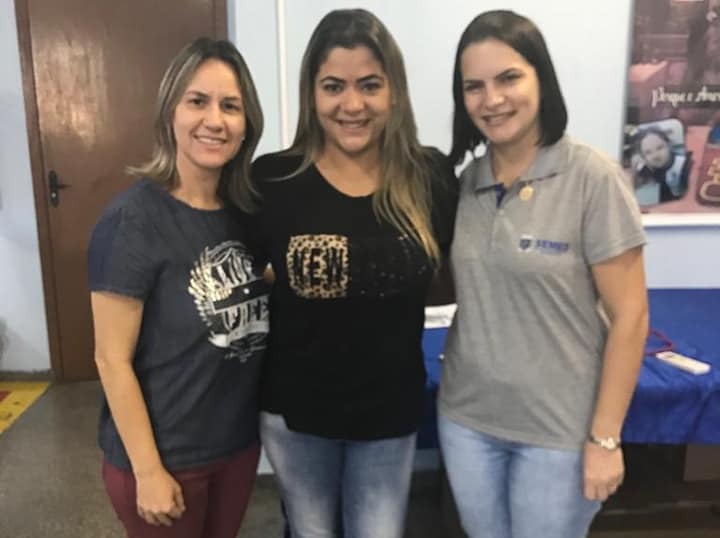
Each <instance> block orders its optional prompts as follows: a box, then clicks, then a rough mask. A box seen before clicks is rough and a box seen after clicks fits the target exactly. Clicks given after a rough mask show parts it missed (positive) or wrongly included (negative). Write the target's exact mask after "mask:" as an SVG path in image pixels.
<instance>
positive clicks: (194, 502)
mask: <svg viewBox="0 0 720 538" xmlns="http://www.w3.org/2000/svg"><path fill="white" fill-rule="evenodd" d="M259 458H260V445H259V444H255V445H253V446H251V447H249V448H247V449H245V450H243V451H242V452H240V453H239V454H236V455H235V456H232V457H231V458H227V459H223V460H220V461H216V462H214V463H210V464H208V465H203V466H200V467H194V468H192V469H186V470H182V471H177V472H173V473H171V474H172V476H173V478H175V480H176V481H177V482H178V484H180V487H181V488H182V494H183V500H184V501H185V512H184V513H183V515H182V516H181V517H180V518H179V519H175V520H173V524H172V526H170V527H165V526H163V525H160V526H157V527H156V526H154V525H150V524H149V523H147V522H146V521H145V520H144V519H142V518H141V517H140V516H139V515H138V512H137V504H136V497H135V493H136V489H135V477H134V476H133V474H132V472H131V471H125V470H122V469H118V468H117V467H115V466H113V465H111V464H109V463H108V462H107V461H106V462H104V463H103V469H102V476H103V480H104V482H105V489H106V490H107V492H108V495H109V496H110V501H111V502H112V505H113V508H115V512H117V515H118V517H119V518H120V521H121V522H122V524H123V526H124V527H125V530H126V531H127V535H128V538H235V537H236V536H237V533H238V530H239V529H240V524H241V523H242V520H243V516H244V515H245V509H246V508H247V505H248V501H249V500H250V492H251V490H252V486H253V483H254V482H255V475H256V472H257V465H258V459H259Z"/></svg>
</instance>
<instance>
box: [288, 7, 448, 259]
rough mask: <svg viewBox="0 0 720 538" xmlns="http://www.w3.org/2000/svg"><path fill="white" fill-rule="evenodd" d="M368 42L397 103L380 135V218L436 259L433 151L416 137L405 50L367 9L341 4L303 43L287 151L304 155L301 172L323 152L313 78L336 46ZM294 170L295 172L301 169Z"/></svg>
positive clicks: (377, 201)
mask: <svg viewBox="0 0 720 538" xmlns="http://www.w3.org/2000/svg"><path fill="white" fill-rule="evenodd" d="M358 46H364V47H367V48H368V49H369V50H370V51H371V52H372V53H373V55H374V56H375V59H376V60H377V61H378V62H379V63H380V65H382V67H383V70H384V71H385V74H386V75H387V77H388V82H389V85H390V94H391V96H392V100H393V105H392V107H391V111H390V117H389V119H388V122H387V125H386V126H385V130H384V132H383V135H382V139H381V143H380V144H381V146H380V155H381V179H380V186H379V188H378V190H377V191H376V192H375V193H374V195H373V209H374V211H375V214H376V215H378V217H379V218H381V219H383V220H385V221H387V222H389V223H390V224H392V225H393V226H394V227H395V228H396V229H397V230H398V231H399V232H400V233H402V234H406V235H408V236H409V237H411V238H413V239H414V240H415V241H416V242H417V243H418V244H419V245H421V246H422V247H423V249H424V250H425V252H426V253H427V255H428V256H429V257H430V258H431V259H432V260H434V261H437V260H439V258H440V251H439V248H438V245H437V242H436V241H435V238H434V235H433V230H432V222H431V219H430V196H431V195H430V190H431V188H430V181H431V178H430V168H431V166H430V164H429V163H430V161H431V156H430V151H429V150H428V149H426V148H423V147H422V146H421V145H420V143H419V141H418V138H417V128H416V126H415V118H414V116H413V111H412V107H411V105H410V96H409V93H408V87H407V77H406V75H405V65H404V62H403V58H402V53H401V52H400V48H399V47H398V45H397V43H396V42H395V40H394V39H393V37H392V35H391V34H390V32H389V31H388V30H387V28H386V27H385V26H384V25H383V24H382V22H380V20H379V19H378V18H377V17H376V16H375V15H373V14H372V13H370V12H369V11H366V10H364V9H338V10H334V11H331V12H330V13H328V14H327V15H325V16H324V17H323V18H322V20H321V21H320V22H319V23H318V25H317V27H316V28H315V31H314V32H313V34H312V36H311V37H310V42H309V43H308V46H307V48H306V49H305V54H304V55H303V59H302V65H301V68H300V113H299V115H298V122H297V128H296V131H295V139H294V141H293V143H292V145H291V146H290V147H289V148H288V149H287V150H286V151H285V152H284V153H285V154H291V155H302V157H303V162H302V164H301V165H300V168H299V169H298V171H297V172H300V171H302V170H305V169H306V168H307V167H308V166H310V165H311V164H312V163H313V162H314V161H316V160H317V158H318V157H319V156H320V154H321V153H322V150H323V146H324V135H323V130H322V127H321V126H320V123H319V121H318V118H317V114H316V112H315V78H316V76H317V73H318V70H319V69H320V65H321V64H322V63H323V62H324V61H325V60H326V59H327V56H328V54H329V53H330V51H331V50H332V49H334V48H336V47H342V48H346V49H352V48H355V47H358ZM297 172H296V173H297Z"/></svg>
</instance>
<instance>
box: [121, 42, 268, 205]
mask: <svg viewBox="0 0 720 538" xmlns="http://www.w3.org/2000/svg"><path fill="white" fill-rule="evenodd" d="M210 59H215V60H220V61H221V62H223V63H225V64H226V65H227V66H228V67H230V68H231V69H232V70H233V71H234V73H235V75H236V76H237V80H238V84H239V85H240V92H241V94H242V101H243V109H244V111H245V139H244V140H243V143H242V145H241V146H240V149H239V150H238V152H237V154H236V155H235V156H234V157H233V158H232V159H231V160H230V161H228V162H227V163H225V165H224V166H223V168H222V171H221V173H220V183H219V184H218V196H220V198H221V199H223V200H224V201H226V202H231V203H233V204H235V205H236V206H238V207H240V208H241V209H243V210H245V211H253V210H254V209H255V206H256V203H255V189H254V187H253V184H252V182H251V180H250V162H251V160H252V156H253V153H254V152H255V149H256V148H257V145H258V142H259V141H260V135H261V134H262V130H263V115H262V110H261V108H260V100H259V99H258V96H257V92H256V90H255V84H254V83H253V80H252V77H251V76H250V70H249V69H248V67H247V65H246V64H245V60H244V59H243V57H242V55H241V54H240V52H238V50H237V49H236V48H235V45H233V44H232V43H230V42H229V41H226V40H222V39H220V40H213V39H210V38H207V37H201V38H199V39H196V40H195V41H193V42H191V43H189V44H188V45H186V46H185V47H184V48H183V49H182V50H181V51H180V52H179V53H178V54H177V55H176V56H175V57H174V58H173V59H172V61H171V62H170V65H169V66H168V68H167V70H166V71H165V75H164V76H163V78H162V82H161V83H160V89H159V91H158V96H157V102H156V106H155V128H154V139H155V143H154V146H153V152H152V156H151V157H150V160H149V161H148V162H146V163H144V164H142V165H140V166H133V167H128V171H129V172H130V173H131V174H133V175H138V176H146V177H149V178H151V179H154V180H155V181H157V182H159V183H160V184H161V185H163V186H164V187H165V188H167V189H172V188H174V187H176V186H177V184H178V181H179V178H178V171H177V165H176V157H177V143H176V140H175V134H174V132H173V118H174V115H175V108H176V107H177V105H178V103H179V102H180V99H181V98H182V95H183V93H184V92H185V90H186V88H187V87H188V84H189V83H190V80H191V79H192V77H193V75H194V74H195V71H197V69H198V67H199V66H200V64H202V63H203V62H205V61H206V60H210Z"/></svg>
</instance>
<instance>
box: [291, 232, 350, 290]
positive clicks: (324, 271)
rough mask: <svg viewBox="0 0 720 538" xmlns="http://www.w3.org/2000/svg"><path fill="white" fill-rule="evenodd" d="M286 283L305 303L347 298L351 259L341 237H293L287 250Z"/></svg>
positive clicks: (344, 241)
mask: <svg viewBox="0 0 720 538" xmlns="http://www.w3.org/2000/svg"><path fill="white" fill-rule="evenodd" d="M286 261H287V271H288V280H289V283H290V287H291V288H292V290H293V291H294V292H295V293H296V294H297V295H298V296H299V297H303V298H305V299H337V298H340V297H346V296H347V290H348V283H349V281H350V278H349V274H350V271H349V265H350V256H349V253H348V238H347V237H345V236H342V235H322V234H321V235H295V236H293V237H291V238H290V242H289V243H288V248H287V258H286Z"/></svg>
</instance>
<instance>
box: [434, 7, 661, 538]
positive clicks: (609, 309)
mask: <svg viewBox="0 0 720 538" xmlns="http://www.w3.org/2000/svg"><path fill="white" fill-rule="evenodd" d="M453 93H454V101H455V114H454V125H453V147H452V152H451V156H450V158H451V160H453V162H457V163H460V162H462V161H463V159H464V157H465V156H466V154H467V152H468V151H470V152H474V151H475V150H476V148H477V147H478V146H484V148H485V149H486V151H485V153H484V155H483V156H482V157H479V158H475V159H474V160H472V162H471V163H470V164H469V165H468V166H467V167H466V168H465V170H464V172H463V173H462V177H461V194H460V203H459V207H458V214H457V220H456V228H455V240H454V243H453V246H452V250H451V262H452V267H453V274H454V279H455V287H456V291H457V303H458V310H457V315H456V317H455V320H454V322H453V324H452V327H451V328H450V331H449V333H448V340H447V348H446V352H445V364H444V367H443V378H442V383H441V387H440V398H439V411H440V419H439V422H440V423H439V426H440V439H441V444H442V450H443V455H444V458H445V462H446V465H447V471H448V476H449V478H450V484H451V486H452V489H453V492H454V495H455V499H456V501H457V502H458V507H459V511H460V516H461V520H462V524H463V526H464V528H465V530H466V531H467V533H468V534H469V535H470V536H471V537H472V538H478V537H491V538H510V537H512V538H525V537H530V536H533V537H534V536H552V537H553V538H579V537H581V536H585V535H586V533H587V529H588V527H589V525H590V522H591V520H592V518H593V516H594V515H595V513H596V512H597V510H598V509H599V506H600V502H601V501H603V500H605V499H607V497H608V496H609V495H611V494H612V493H613V492H614V491H615V490H616V489H617V487H618V486H619V485H620V483H621V482H622V479H623V472H624V470H623V458H622V452H621V449H620V431H621V427H622V423H623V420H624V417H625V413H626V410H627V407H628V404H629V401H630V397H631V395H632V392H633V388H634V386H635V382H636V378H637V374H638V370H639V367H640V363H641V360H642V356H643V344H644V340H645V336H646V334H647V298H646V290H645V282H644V270H643V258H642V245H643V244H644V243H645V236H644V233H643V228H642V224H641V221H640V214H639V211H638V208H637V204H636V202H635V200H634V198H633V195H632V192H631V191H630V189H629V188H628V186H626V185H625V179H624V177H623V174H622V172H621V170H620V169H619V167H618V166H616V165H615V164H614V163H613V162H611V161H610V160H608V159H607V158H605V157H604V156H602V155H600V154H599V153H598V152H596V151H595V150H593V149H591V148H589V147H587V146H584V145H581V144H579V143H577V142H575V141H573V140H571V139H569V138H568V137H567V136H566V135H565V134H564V132H565V127H566V124H567V112H566V108H565V104H564V101H563V97H562V93H561V91H560V87H559V85H558V81H557V77H556V75H555V71H554V68H553V65H552V62H551V60H550V56H549V53H548V51H547V48H546V45H545V42H544V40H543V37H542V35H541V34H540V32H539V30H538V29H537V27H536V26H535V25H534V24H533V23H532V22H531V21H529V20H528V19H526V18H525V17H522V16H519V15H517V14H515V13H513V12H510V11H492V12H486V13H483V14H481V15H480V16H478V17H477V18H476V19H474V20H473V21H472V22H471V23H470V25H469V26H468V27H467V29H466V30H465V32H464V34H463V35H462V37H461V39H460V43H459V46H458V50H457V55H456V60H455V72H454V86H453ZM599 305H602V307H604V308H602V309H601V308H600V307H599ZM602 310H604V312H605V313H606V314H607V320H608V322H609V323H606V322H605V321H604V319H605V318H606V317H605V316H603V315H602V314H601V311H602Z"/></svg>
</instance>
